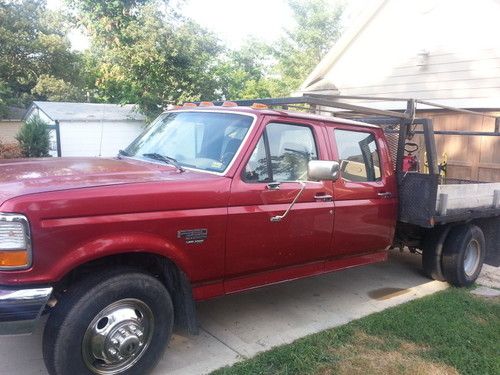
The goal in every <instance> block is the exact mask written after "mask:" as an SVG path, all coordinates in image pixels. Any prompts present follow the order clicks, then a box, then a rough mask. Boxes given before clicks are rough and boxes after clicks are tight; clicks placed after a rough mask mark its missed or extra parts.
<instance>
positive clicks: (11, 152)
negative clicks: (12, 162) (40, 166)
mask: <svg viewBox="0 0 500 375" xmlns="http://www.w3.org/2000/svg"><path fill="white" fill-rule="evenodd" d="M22 156H23V154H22V152H21V147H19V144H18V143H2V142H1V141H0V159H16V158H21V157H22Z"/></svg>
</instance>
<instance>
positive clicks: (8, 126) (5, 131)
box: [0, 120, 23, 143]
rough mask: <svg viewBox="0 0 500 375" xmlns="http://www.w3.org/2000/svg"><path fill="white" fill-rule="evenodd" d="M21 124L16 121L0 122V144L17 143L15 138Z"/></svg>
mask: <svg viewBox="0 0 500 375" xmlns="http://www.w3.org/2000/svg"><path fill="white" fill-rule="evenodd" d="M22 124H23V123H22V122H21V121H17V120H12V121H10V120H0V142H2V143H17V141H16V138H15V137H16V134H17V133H18V132H19V129H21V126H22Z"/></svg>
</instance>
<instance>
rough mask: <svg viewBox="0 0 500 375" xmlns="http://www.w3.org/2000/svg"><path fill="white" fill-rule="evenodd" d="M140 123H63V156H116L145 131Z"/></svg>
mask: <svg viewBox="0 0 500 375" xmlns="http://www.w3.org/2000/svg"><path fill="white" fill-rule="evenodd" d="M143 126H144V123H143V122H140V121H127V122H102V123H101V122H61V123H60V131H61V152H62V156H106V157H108V156H116V155H117V154H118V150H120V149H124V148H125V147H127V146H128V145H129V144H130V143H131V142H132V141H133V140H134V139H135V138H136V137H137V136H138V135H139V134H140V133H141V132H142V130H143Z"/></svg>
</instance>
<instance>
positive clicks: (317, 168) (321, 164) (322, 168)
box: [307, 160, 340, 181]
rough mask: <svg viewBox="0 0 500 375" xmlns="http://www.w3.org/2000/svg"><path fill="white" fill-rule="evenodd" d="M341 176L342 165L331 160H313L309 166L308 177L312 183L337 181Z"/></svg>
mask: <svg viewBox="0 0 500 375" xmlns="http://www.w3.org/2000/svg"><path fill="white" fill-rule="evenodd" d="M339 175H340V164H339V163H338V162H336V161H330V160H311V161H310V162H309V163H308V164H307V177H308V179H309V180H312V181H336V180H337V179H338V178H339Z"/></svg>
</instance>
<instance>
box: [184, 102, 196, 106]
mask: <svg viewBox="0 0 500 375" xmlns="http://www.w3.org/2000/svg"><path fill="white" fill-rule="evenodd" d="M182 106H183V107H197V105H196V104H194V103H184V104H183V105H182Z"/></svg>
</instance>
